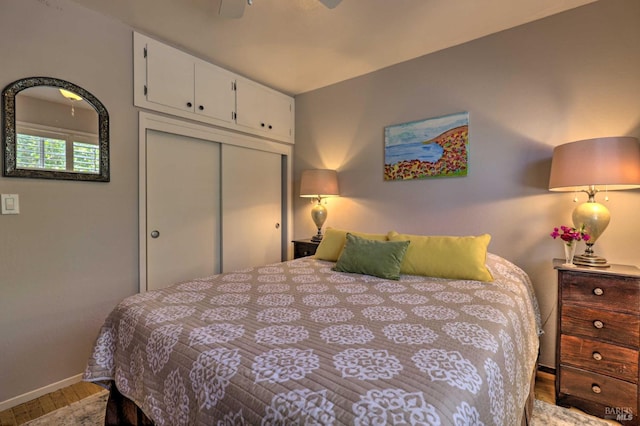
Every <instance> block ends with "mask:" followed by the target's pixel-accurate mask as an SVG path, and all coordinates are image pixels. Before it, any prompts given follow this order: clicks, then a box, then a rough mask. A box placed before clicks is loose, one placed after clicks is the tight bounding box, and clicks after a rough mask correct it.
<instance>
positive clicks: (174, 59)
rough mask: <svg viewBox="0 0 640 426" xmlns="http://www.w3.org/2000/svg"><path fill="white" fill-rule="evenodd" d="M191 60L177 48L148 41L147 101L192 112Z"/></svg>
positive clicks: (192, 70) (192, 84)
mask: <svg viewBox="0 0 640 426" xmlns="http://www.w3.org/2000/svg"><path fill="white" fill-rule="evenodd" d="M193 91H194V61H193V58H192V57H191V56H189V55H187V54H185V53H183V52H180V51H179V50H177V49H174V48H172V47H169V46H165V45H164V44H162V43H158V42H155V41H151V40H150V41H148V42H147V100H148V101H149V102H154V103H157V104H161V105H165V106H168V107H172V108H176V109H179V110H182V111H191V112H193V111H194V107H193V106H194V99H193Z"/></svg>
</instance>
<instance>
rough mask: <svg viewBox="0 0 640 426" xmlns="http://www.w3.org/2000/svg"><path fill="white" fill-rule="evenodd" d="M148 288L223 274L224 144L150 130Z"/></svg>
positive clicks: (147, 163)
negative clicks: (221, 180) (221, 250)
mask: <svg viewBox="0 0 640 426" xmlns="http://www.w3.org/2000/svg"><path fill="white" fill-rule="evenodd" d="M146 194H147V200H146V201H147V221H146V222H147V229H146V231H147V234H146V235H147V238H146V243H147V290H153V289H158V288H163V287H166V286H168V285H171V284H174V283H176V282H179V281H183V280H188V279H192V278H197V277H204V276H209V275H213V274H216V273H218V272H220V144H218V143H215V142H209V141H204V140H200V139H194V138H189V137H186V136H178V135H174V134H169V133H163V132H158V131H154V130H147V140H146Z"/></svg>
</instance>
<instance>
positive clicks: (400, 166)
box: [384, 111, 469, 181]
mask: <svg viewBox="0 0 640 426" xmlns="http://www.w3.org/2000/svg"><path fill="white" fill-rule="evenodd" d="M468 169H469V113H468V112H466V111H465V112H458V113H454V114H448V115H443V116H439V117H432V118H427V119H422V120H416V121H410V122H407V123H400V124H393V125H390V126H387V127H385V128H384V180H385V181H396V180H413V179H428V178H441V177H463V176H467V173H468Z"/></svg>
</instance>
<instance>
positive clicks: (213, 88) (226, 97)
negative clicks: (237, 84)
mask: <svg viewBox="0 0 640 426" xmlns="http://www.w3.org/2000/svg"><path fill="white" fill-rule="evenodd" d="M195 76H196V78H195V100H196V102H195V112H196V113H197V114H200V115H204V116H206V117H210V118H215V119H218V120H222V121H225V122H228V123H231V122H233V113H234V111H235V103H236V99H235V92H234V90H233V83H234V81H235V78H234V75H233V74H231V73H229V72H226V71H225V70H223V69H221V68H218V67H216V66H213V65H208V64H206V63H204V62H197V63H196V64H195Z"/></svg>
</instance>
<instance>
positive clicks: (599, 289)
mask: <svg viewBox="0 0 640 426" xmlns="http://www.w3.org/2000/svg"><path fill="white" fill-rule="evenodd" d="M593 294H595V295H596V296H602V295H603V294H604V290H603V289H601V288H600V287H596V288H594V289H593Z"/></svg>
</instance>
